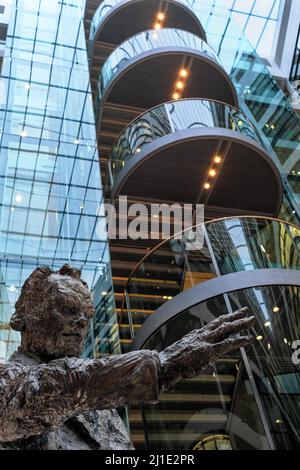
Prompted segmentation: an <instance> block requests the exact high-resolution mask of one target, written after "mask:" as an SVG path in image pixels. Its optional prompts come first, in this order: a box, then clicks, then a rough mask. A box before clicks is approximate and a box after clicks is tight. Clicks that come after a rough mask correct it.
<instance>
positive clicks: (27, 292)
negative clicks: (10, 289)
mask: <svg viewBox="0 0 300 470" xmlns="http://www.w3.org/2000/svg"><path fill="white" fill-rule="evenodd" d="M51 274H60V275H62V276H70V277H73V278H74V279H78V280H79V281H80V282H81V283H82V284H83V285H84V286H85V287H87V288H88V285H87V284H86V282H84V281H83V280H82V279H81V278H80V277H81V271H80V270H79V269H76V268H72V267H71V266H69V265H68V264H65V265H64V266H63V267H62V268H60V269H59V271H53V270H52V269H51V268H49V267H48V266H41V267H38V268H37V269H35V270H34V271H33V272H32V274H31V275H30V276H29V278H28V279H27V280H26V281H25V283H24V285H23V287H22V290H21V295H20V297H19V299H18V301H17V302H16V306H15V313H14V314H13V316H12V317H11V320H10V326H11V328H12V329H13V330H16V331H23V330H24V328H25V317H26V314H27V311H28V307H30V309H31V313H32V314H34V305H36V304H37V301H38V299H39V297H40V294H41V293H42V288H43V285H44V282H45V280H46V279H47V278H48V277H49V276H51Z"/></svg>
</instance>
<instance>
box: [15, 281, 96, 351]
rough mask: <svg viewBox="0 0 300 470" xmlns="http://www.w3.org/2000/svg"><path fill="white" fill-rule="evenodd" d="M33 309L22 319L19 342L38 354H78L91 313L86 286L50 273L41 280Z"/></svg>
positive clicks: (92, 307) (91, 304)
mask: <svg viewBox="0 0 300 470" xmlns="http://www.w3.org/2000/svg"><path fill="white" fill-rule="evenodd" d="M39 297H40V299H39V301H38V300H37V305H36V309H35V310H36V312H37V313H38V315H37V314H35V315H34V316H33V317H31V318H29V319H28V322H26V326H25V330H24V332H23V333H22V346H23V348H24V349H25V350H27V351H28V352H32V353H34V354H36V355H38V356H40V357H42V358H49V359H58V358H62V357H65V356H69V357H72V356H73V357H74V356H76V357H78V356H79V355H80V353H81V352H82V348H83V344H84V339H85V336H86V334H87V332H88V326H89V320H90V318H91V317H92V316H93V314H94V305H93V303H92V300H91V297H90V293H89V290H88V288H87V287H86V286H84V285H83V284H82V282H80V280H78V279H74V278H73V277H70V276H66V275H60V274H51V275H50V276H49V277H48V278H47V279H45V281H44V283H43V288H42V289H41V292H40V295H39Z"/></svg>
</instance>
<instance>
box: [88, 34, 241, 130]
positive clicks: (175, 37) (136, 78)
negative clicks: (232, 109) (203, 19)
mask: <svg viewBox="0 0 300 470" xmlns="http://www.w3.org/2000/svg"><path fill="white" fill-rule="evenodd" d="M183 68H184V69H185V70H186V72H187V76H186V78H185V79H184V80H181V81H182V82H184V83H183V85H184V86H183V87H182V89H181V91H180V93H178V94H179V95H180V96H184V97H185V98H190V97H199V96H203V97H205V98H212V99H218V100H220V101H223V102H226V103H228V104H231V105H237V104H238V98H237V95H236V91H235V88H234V86H233V84H232V82H231V80H230V78H229V76H228V75H227V73H226V71H225V70H224V69H223V67H222V66H221V65H220V64H219V59H218V56H217V55H216V53H215V52H214V50H213V49H212V48H211V47H210V46H209V45H208V44H207V43H206V42H205V41H203V40H202V39H200V38H199V37H198V36H195V35H194V34H191V33H189V32H186V31H182V30H179V29H162V30H160V31H157V30H149V31H145V32H143V33H140V34H137V35H136V36H134V37H132V38H130V39H129V40H127V41H125V42H124V43H122V44H121V45H120V46H119V47H118V48H117V49H115V51H114V52H113V53H112V54H111V55H110V56H109V58H108V59H107V61H106V62H105V64H104V65H103V67H102V69H101V73H100V77H99V81H98V97H97V102H96V112H97V115H98V126H99V127H100V126H101V119H102V114H103V107H104V105H105V104H106V103H107V102H109V103H112V104H113V103H117V104H118V105H124V106H131V107H137V108H141V107H142V108H144V109H150V108H152V107H153V106H156V105H157V104H159V103H163V102H166V101H168V100H169V99H171V98H172V96H173V94H174V91H175V90H176V83H177V82H178V80H179V74H180V71H181V70H182V69H183Z"/></svg>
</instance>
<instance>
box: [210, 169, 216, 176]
mask: <svg viewBox="0 0 300 470" xmlns="http://www.w3.org/2000/svg"><path fill="white" fill-rule="evenodd" d="M216 174H217V172H216V170H209V176H216Z"/></svg>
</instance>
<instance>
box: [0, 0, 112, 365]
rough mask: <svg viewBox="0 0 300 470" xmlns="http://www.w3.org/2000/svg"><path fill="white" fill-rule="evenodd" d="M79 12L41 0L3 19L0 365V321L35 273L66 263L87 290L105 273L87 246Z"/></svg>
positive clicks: (1, 323)
mask: <svg viewBox="0 0 300 470" xmlns="http://www.w3.org/2000/svg"><path fill="white" fill-rule="evenodd" d="M83 7H84V2H83V1H82V0H74V1H72V2H71V3H70V2H63V3H62V2H60V1H59V0H52V1H51V2H49V1H45V0H42V1H40V2H37V1H35V2H33V1H21V2H16V5H15V7H13V9H12V16H11V20H10V23H9V28H8V36H7V42H6V46H5V54H4V60H3V65H2V72H1V73H2V75H1V96H0V120H1V123H0V128H1V133H0V139H1V141H0V146H1V160H0V182H1V184H0V231H1V238H0V286H1V287H0V293H1V303H0V305H1V307H0V308H1V310H0V332H1V336H0V357H8V356H10V355H11V353H12V352H13V351H14V350H15V349H16V346H17V345H18V342H19V336H18V334H17V333H14V332H11V331H10V329H9V319H10V317H11V314H12V313H13V308H14V304H15V301H16V300H17V298H18V296H19V293H20V288H21V286H22V284H23V283H24V281H25V279H26V277H28V276H29V274H30V273H31V272H32V271H33V270H34V269H35V268H36V267H37V266H38V265H49V266H50V267H52V268H53V269H59V268H60V267H61V266H62V264H64V263H67V262H68V263H70V264H72V265H74V266H75V267H77V268H80V269H82V276H83V278H84V279H85V280H86V281H87V282H89V283H90V286H91V287H94V286H95V285H96V283H97V280H98V278H99V276H100V274H101V273H103V276H104V277H105V274H106V273H109V272H110V271H109V270H110V266H109V256H108V246H107V240H106V239H105V240H104V241H103V240H102V241H100V240H95V242H94V243H93V244H91V239H92V237H93V233H94V228H95V226H96V224H97V223H98V221H99V218H98V215H97V214H98V206H99V204H101V201H102V187H101V182H100V172H99V160H98V152H97V142H96V133H95V121H94V116H93V108H92V101H91V99H90V96H91V93H90V86H89V69H88V63H87V58H86V45H85V35H84V27H83V22H82V8H83ZM74 77H76V78H74ZM83 117H84V119H83ZM95 170H96V171H95ZM89 191H92V193H91V192H89ZM85 203H86V206H87V210H86V211H85ZM99 268H100V271H99ZM99 282H106V284H107V282H108V281H107V280H106V281H105V280H104V279H103V280H102V281H99ZM102 290H103V291H104V288H103V289H102ZM102 290H101V291H102ZM105 290H106V291H109V287H108V286H106V287H105ZM110 290H111V289H110ZM97 302H98V301H97V299H96V303H97ZM112 304H113V302H110V303H108V304H107V305H108V307H109V308H110V310H108V311H107V318H106V320H107V328H109V327H110V325H111V324H114V323H115V320H114V318H115V317H114V315H115V309H114V307H113V305H112ZM110 315H111V317H109V316H110ZM117 344H118V343H116V345H117ZM112 349H114V348H110V349H109V350H108V351H107V352H111V350H112ZM102 353H104V349H101V354H102Z"/></svg>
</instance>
